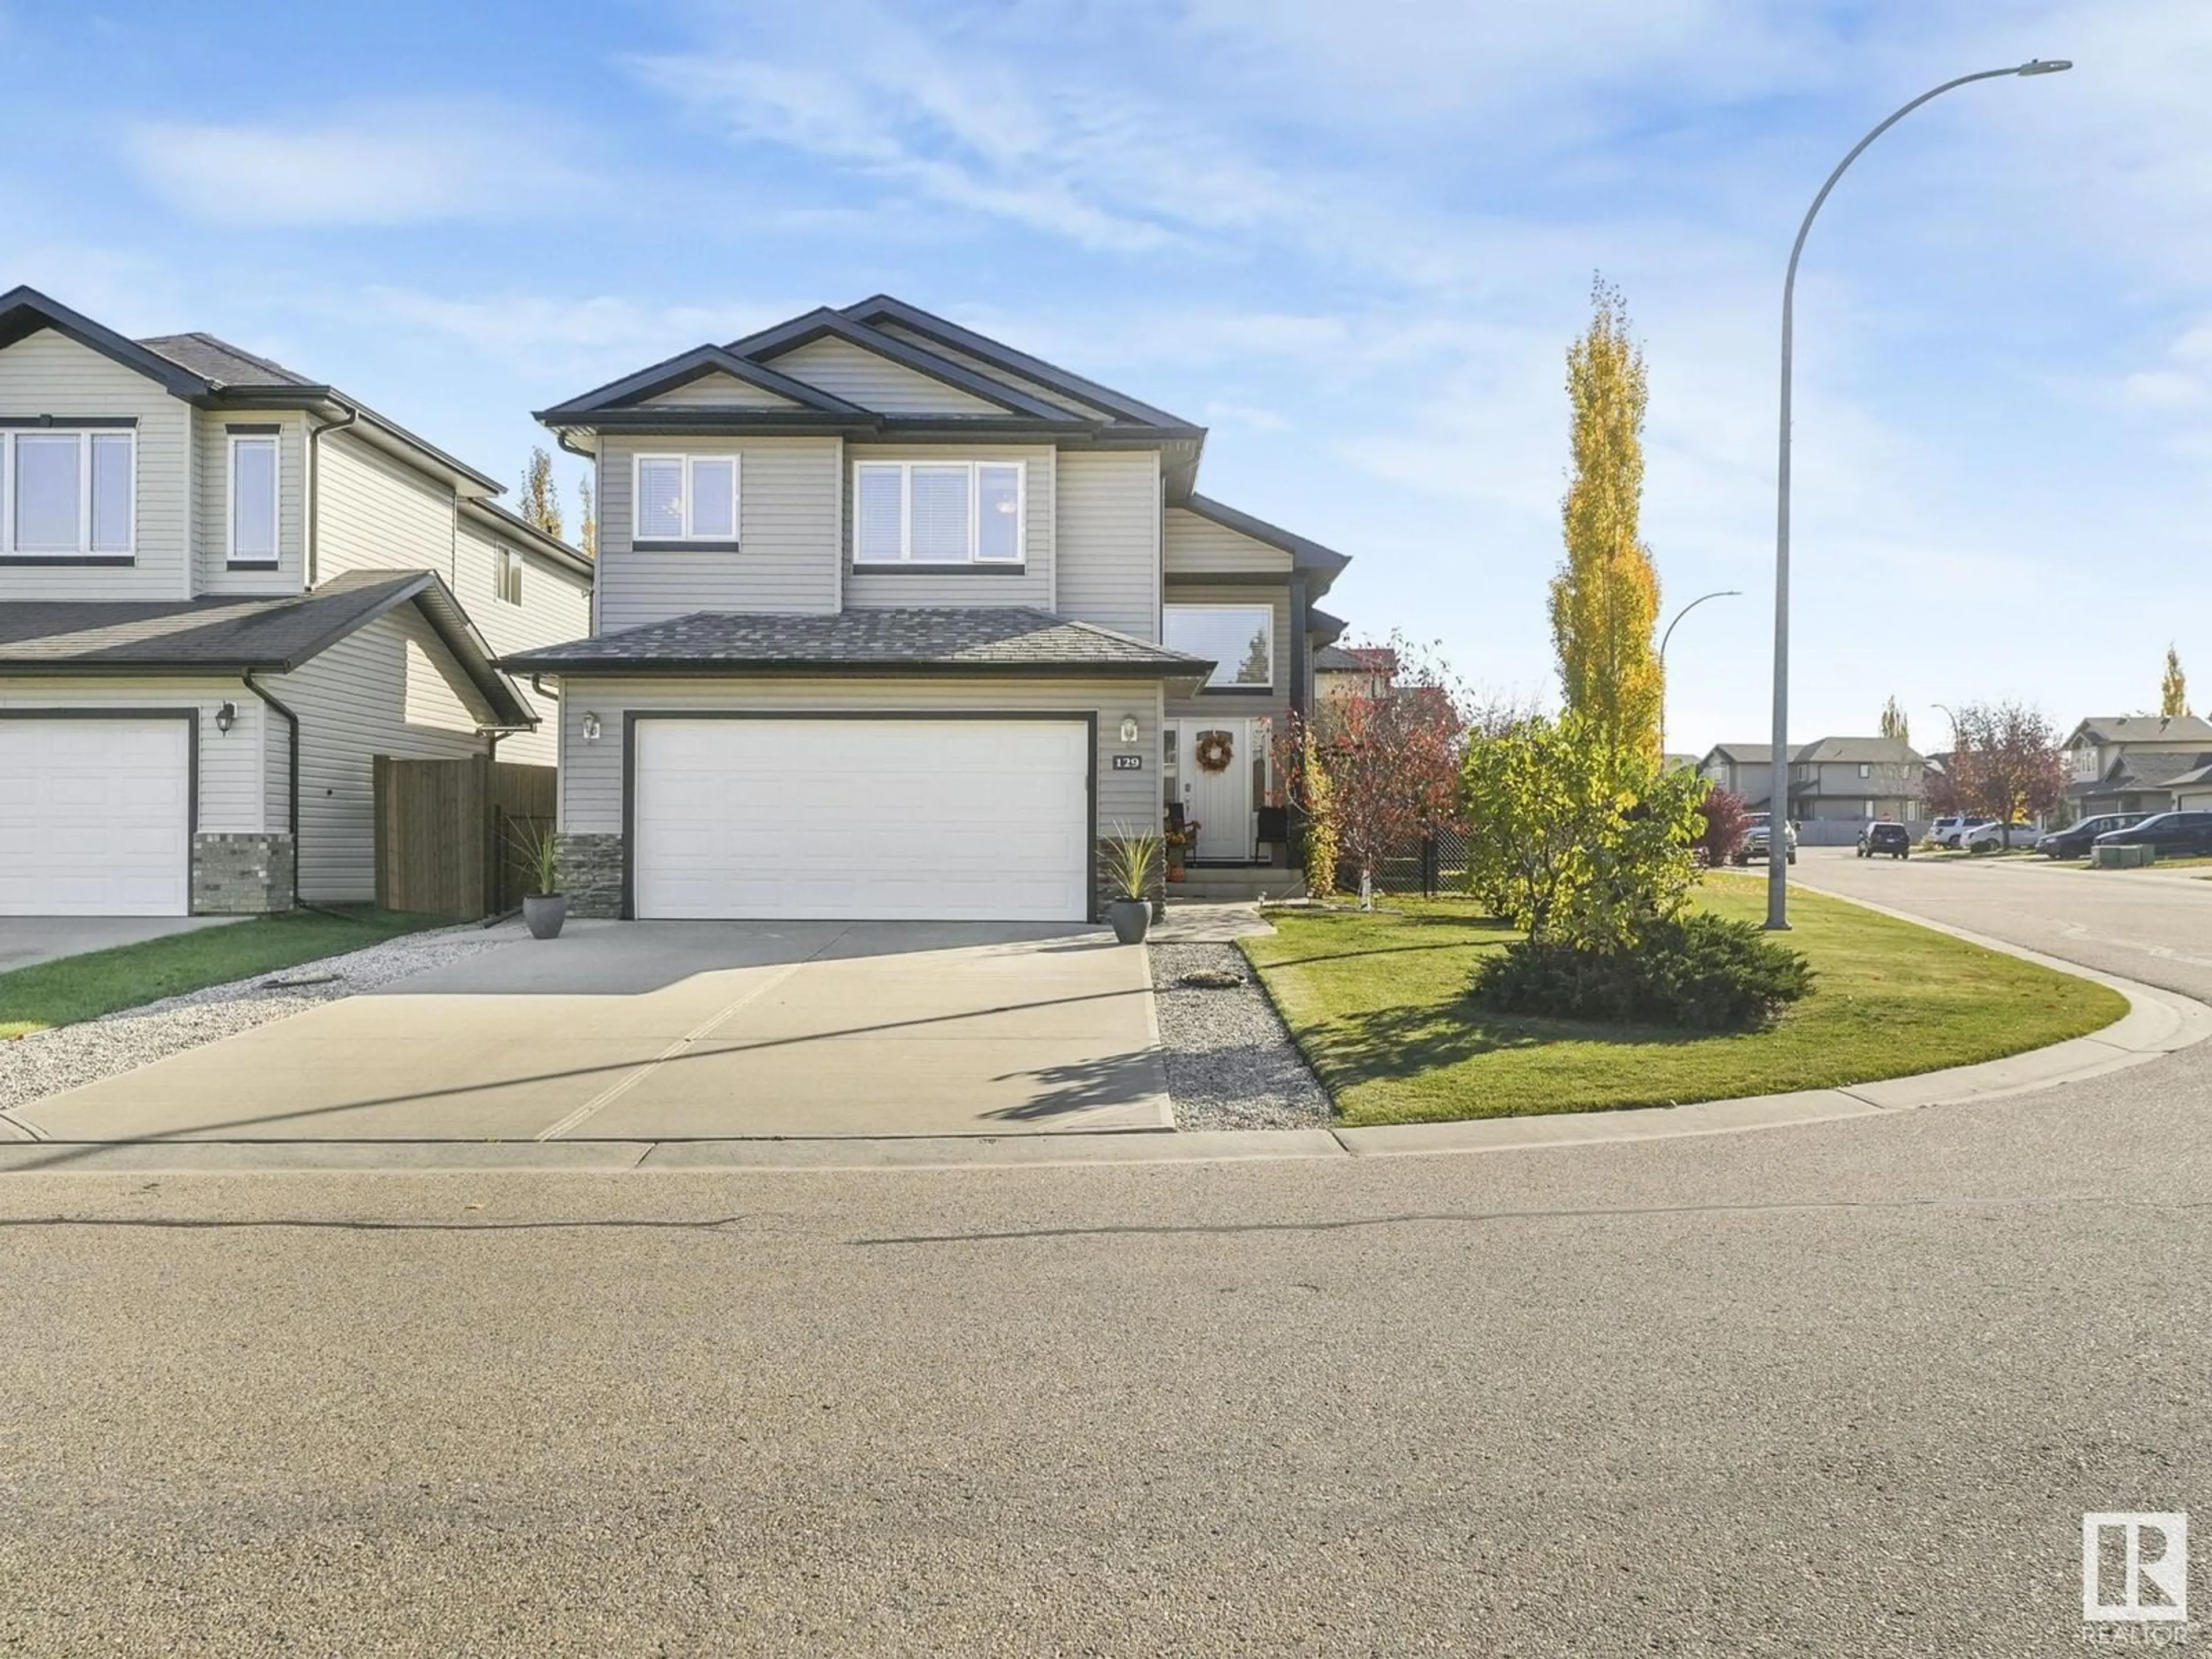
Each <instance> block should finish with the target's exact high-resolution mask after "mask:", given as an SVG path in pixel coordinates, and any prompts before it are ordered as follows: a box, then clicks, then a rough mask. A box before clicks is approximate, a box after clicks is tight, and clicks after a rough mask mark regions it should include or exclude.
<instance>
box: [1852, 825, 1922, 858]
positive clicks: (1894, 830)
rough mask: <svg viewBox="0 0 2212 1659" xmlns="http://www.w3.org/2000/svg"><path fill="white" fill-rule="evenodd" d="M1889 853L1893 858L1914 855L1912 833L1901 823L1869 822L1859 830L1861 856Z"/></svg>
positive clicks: (1867, 856)
mask: <svg viewBox="0 0 2212 1659" xmlns="http://www.w3.org/2000/svg"><path fill="white" fill-rule="evenodd" d="M1876 853H1887V854H1889V856H1890V857H1892V858H1893V859H1909V858H1911V856H1912V835H1911V831H1910V830H1908V829H1905V826H1904V825H1903V824H1901V823H1869V825H1867V827H1866V828H1865V829H1862V830H1860V831H1859V856H1860V857H1861V858H1863V859H1870V858H1872V857H1873V856H1874V855H1875V854H1876Z"/></svg>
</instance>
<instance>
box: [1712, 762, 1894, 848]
mask: <svg viewBox="0 0 2212 1659" xmlns="http://www.w3.org/2000/svg"><path fill="white" fill-rule="evenodd" d="M1773 753H1774V751H1773V749H1772V747H1771V745H1770V744H1763V743H1722V744H1714V745H1713V747H1712V748H1711V749H1710V750H1707V751H1706V752H1705V757H1704V758H1703V759H1702V760H1700V761H1699V763H1698V770H1699V773H1700V774H1701V775H1704V776H1705V777H1706V778H1709V779H1711V781H1712V782H1713V784H1714V786H1715V787H1717V788H1721V789H1726V790H1728V791H1729V793H1732V794H1736V795H1741V797H1742V798H1743V800H1744V803H1745V805H1747V806H1749V807H1750V808H1751V810H1752V811H1755V812H1764V811H1767V810H1768V805H1769V803H1770V801H1771V798H1772V795H1773V790H1774V769H1773V762H1772V757H1773ZM1927 772H1928V763H1927V761H1926V760H1924V759H1923V757H1921V756H1920V755H1919V754H1918V753H1917V751H1916V750H1914V749H1913V748H1912V746H1911V744H1908V743H1906V742H1905V741H1904V740H1903V739H1902V738H1814V740H1813V741H1812V742H1810V743H1807V744H1800V745H1799V746H1798V747H1797V748H1796V750H1793V751H1792V752H1791V754H1790V813H1789V815H1790V817H1791V819H1793V820H1794V821H1796V822H1797V823H1800V824H1801V825H1815V824H1831V825H1840V826H1850V827H1851V833H1852V834H1853V835H1856V834H1857V828H1856V826H1857V825H1859V824H1863V823H1868V822H1869V821H1870V820H1873V819H1877V818H1888V819H1894V820H1897V821H1899V822H1908V821H1910V820H1911V819H1914V818H1917V817H1919V816H1920V812H1921V801H1922V798H1923V794H1924V793H1925V792H1926V787H1927V785H1926V779H1927ZM1808 834H1811V835H1814V836H1816V838H1817V832H1816V831H1808ZM1844 839H1849V837H1848V836H1846V837H1844Z"/></svg>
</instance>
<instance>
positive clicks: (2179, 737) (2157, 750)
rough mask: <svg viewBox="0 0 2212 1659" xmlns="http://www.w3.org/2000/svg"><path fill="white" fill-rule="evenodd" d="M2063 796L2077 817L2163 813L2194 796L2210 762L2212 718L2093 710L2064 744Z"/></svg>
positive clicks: (2211, 752)
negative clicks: (2181, 797)
mask: <svg viewBox="0 0 2212 1659" xmlns="http://www.w3.org/2000/svg"><path fill="white" fill-rule="evenodd" d="M2063 748H2064V758H2065V764H2066V799H2067V801H2068V803H2069V805H2071V806H2072V807H2073V809H2074V811H2075V815H2076V816H2077V817H2095V816H2097V815H2099V814H2100V813H2105V812H2164V811H2171V810H2172V808H2174V807H2175V806H2176V805H2179V795H2178V793H2177V785H2178V786H2179V788H2180V790H2181V791H2184V792H2187V793H2190V795H2191V799H2192V800H2193V799H2195V796H2196V793H2197V791H2196V788H2195V786H2196V785H2197V782H2198V778H2197V774H2198V773H2199V772H2200V771H2201V770H2202V769H2203V768H2204V767H2206V766H2208V765H2212V720H2204V719H2203V717H2202V716H2200V715H2196V714H2093V715H2091V716H2090V717H2089V718H2088V719H2087V720H2083V721H2082V722H2081V724H2080V725H2078V726H2075V728H2074V730H2073V732H2072V733H2071V735H2069V737H2068V738H2067V739H2066V742H2065V744H2064V745H2063Z"/></svg>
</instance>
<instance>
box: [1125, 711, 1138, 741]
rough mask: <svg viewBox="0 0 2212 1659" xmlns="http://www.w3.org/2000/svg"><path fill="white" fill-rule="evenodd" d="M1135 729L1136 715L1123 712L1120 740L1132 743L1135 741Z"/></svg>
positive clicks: (1136, 728)
mask: <svg viewBox="0 0 2212 1659" xmlns="http://www.w3.org/2000/svg"><path fill="white" fill-rule="evenodd" d="M1137 730H1138V727H1137V717H1136V716H1135V715H1134V714H1124V715H1122V716H1121V741H1122V742H1124V743H1134V742H1136V740H1137Z"/></svg>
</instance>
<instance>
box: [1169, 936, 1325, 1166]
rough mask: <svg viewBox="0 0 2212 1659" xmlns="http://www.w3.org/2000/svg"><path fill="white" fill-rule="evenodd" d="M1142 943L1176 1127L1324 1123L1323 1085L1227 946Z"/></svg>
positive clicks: (1236, 953) (1233, 948) (1240, 957)
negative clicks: (1148, 955)
mask: <svg viewBox="0 0 2212 1659" xmlns="http://www.w3.org/2000/svg"><path fill="white" fill-rule="evenodd" d="M1149 949H1150V951H1151V955H1152V989H1153V992H1154V994H1155V997H1156V999H1157V1001H1158V1007H1159V1018H1160V1047H1161V1048H1162V1050H1163V1051H1164V1054H1165V1056H1166V1060H1167V1072H1168V1096H1169V1098H1170V1101H1171V1102H1172V1103H1174V1106H1175V1115H1176V1127H1178V1128H1182V1129H1311V1128H1316V1127H1321V1126H1322V1125H1325V1124H1327V1123H1328V1121H1329V1120H1330V1116H1331V1109H1330V1105H1329V1099H1328V1092H1327V1091H1325V1090H1323V1089H1322V1086H1321V1084H1320V1081H1319V1080H1318V1079H1316V1078H1315V1076H1314V1074H1313V1073H1312V1071H1311V1070H1310V1068H1309V1067H1308V1066H1307V1065H1306V1062H1305V1057H1304V1055H1303V1054H1299V1053H1298V1050H1297V1044H1295V1043H1294V1042H1291V1034H1290V1033H1289V1032H1288V1031H1286V1030H1284V1029H1283V1022H1282V1020H1281V1018H1279V1017H1278V1016H1277V1014H1276V1012H1275V1005H1274V1004H1273V1003H1272V1002H1270V1001H1269V1000H1267V991H1266V990H1265V989H1264V988H1263V987H1261V985H1260V983H1259V982H1258V981H1257V980H1256V978H1255V977H1254V976H1253V975H1251V974H1250V973H1249V970H1248V969H1247V968H1246V966H1245V963H1244V957H1243V954H1242V953H1241V952H1240V951H1237V947H1236V946H1235V945H1218V944H1206V945H1152V946H1150V947H1149ZM1194 981H1195V982H1194Z"/></svg>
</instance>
